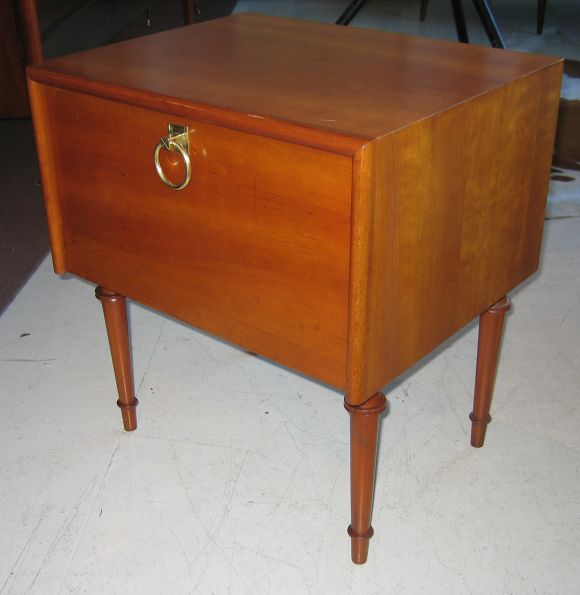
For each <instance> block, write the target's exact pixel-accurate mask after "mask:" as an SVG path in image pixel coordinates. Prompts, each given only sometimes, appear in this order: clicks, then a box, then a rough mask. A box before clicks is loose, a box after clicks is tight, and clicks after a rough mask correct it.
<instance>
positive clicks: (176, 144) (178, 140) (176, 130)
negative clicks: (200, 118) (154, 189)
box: [153, 124, 191, 190]
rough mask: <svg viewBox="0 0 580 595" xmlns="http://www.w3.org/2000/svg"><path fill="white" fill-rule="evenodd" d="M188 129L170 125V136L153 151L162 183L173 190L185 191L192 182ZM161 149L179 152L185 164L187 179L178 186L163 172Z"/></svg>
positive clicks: (161, 141) (163, 139) (162, 140)
mask: <svg viewBox="0 0 580 595" xmlns="http://www.w3.org/2000/svg"><path fill="white" fill-rule="evenodd" d="M187 133H188V130H187V128H182V127H178V126H175V125H174V124H170V125H169V135H168V136H167V137H166V138H162V139H161V140H160V141H159V142H158V143H157V144H156V145H155V150H154V151H153V161H154V163H155V169H156V170H157V175H158V176H159V177H160V178H161V181H162V182H163V183H164V184H165V185H166V186H169V188H171V189H172V190H183V189H184V188H185V187H186V186H187V185H188V184H189V182H190V180H191V159H190V158H189V145H188V142H187ZM161 149H165V150H167V151H177V152H178V153H179V154H180V155H181V158H182V159H183V163H184V164H185V177H184V178H183V180H182V181H181V182H179V183H177V184H175V183H173V182H172V181H171V180H170V179H169V178H168V177H167V176H166V175H165V172H164V171H163V168H162V167H161V163H160V162H159V153H160V152H161Z"/></svg>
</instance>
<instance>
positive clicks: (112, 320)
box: [95, 286, 138, 432]
mask: <svg viewBox="0 0 580 595" xmlns="http://www.w3.org/2000/svg"><path fill="white" fill-rule="evenodd" d="M95 296H96V297H97V299H98V300H100V302H101V303H102V304H103V314H104V315H105V325H106V327H107V337H108V338H109V347H110V348H111V356H112V358H113V369H114V371H115V380H116V382H117V392H118V394H119V400H118V401H117V405H118V406H119V407H120V409H121V415H122V417H123V427H124V428H125V430H127V431H128V432H132V431H133V430H136V429H137V411H136V409H137V403H138V401H137V398H136V397H135V388H134V386H133V366H132V364H131V348H130V342H129V325H128V323H127V305H126V300H125V297H124V296H122V295H119V294H118V293H115V292H114V291H109V290H108V289H105V288H104V287H100V286H99V287H97V288H96V289H95Z"/></svg>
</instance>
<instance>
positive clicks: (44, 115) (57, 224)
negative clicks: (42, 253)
mask: <svg viewBox="0 0 580 595" xmlns="http://www.w3.org/2000/svg"><path fill="white" fill-rule="evenodd" d="M46 93H47V88H46V87H44V85H41V84H39V83H35V82H34V81H32V80H29V81H28V94H29V97H30V107H31V111H32V121H33V123H34V136H35V140H36V150H37V152H38V161H39V165H40V175H41V179H42V194H43V196H44V206H45V209H46V217H47V219H48V231H49V234H50V250H51V253H52V262H53V265H54V270H55V272H56V273H60V274H62V273H66V272H67V271H68V268H67V265H66V260H65V255H64V242H63V229H64V226H63V219H62V208H61V205H60V201H59V193H58V190H57V175H56V164H55V159H54V139H53V134H56V131H55V129H54V127H53V126H52V125H51V122H52V119H53V115H52V113H51V109H50V103H49V102H48V101H47V99H46Z"/></svg>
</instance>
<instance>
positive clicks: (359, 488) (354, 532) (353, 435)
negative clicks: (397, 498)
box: [344, 393, 387, 564]
mask: <svg viewBox="0 0 580 595" xmlns="http://www.w3.org/2000/svg"><path fill="white" fill-rule="evenodd" d="M386 406H387V399H386V398H385V395H383V394H382V393H377V394H376V395H373V396H372V397H371V398H370V399H369V400H368V401H366V402H365V403H363V404H362V405H358V406H355V405H351V404H350V403H349V402H348V396H347V397H345V400H344V407H345V409H346V410H347V411H348V412H349V413H350V508H351V522H350V525H349V527H348V534H349V535H350V539H351V558H352V561H353V562H354V563H355V564H364V563H365V562H366V561H367V555H368V551H369V540H370V538H371V537H372V536H373V533H374V531H373V528H372V526H371V516H372V507H373V488H374V485H375V467H376V457H377V436H378V431H379V419H380V415H381V413H382V412H383V411H384V410H385V408H386Z"/></svg>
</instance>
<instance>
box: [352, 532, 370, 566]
mask: <svg viewBox="0 0 580 595" xmlns="http://www.w3.org/2000/svg"><path fill="white" fill-rule="evenodd" d="M348 534H349V535H350V556H351V558H352V561H353V562H354V563H355V564H364V563H365V562H366V561H367V557H368V554H369V540H370V538H371V537H372V536H373V534H374V531H373V528H372V527H369V529H368V531H365V532H364V533H362V534H359V533H355V531H354V530H353V528H352V526H349V527H348Z"/></svg>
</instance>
